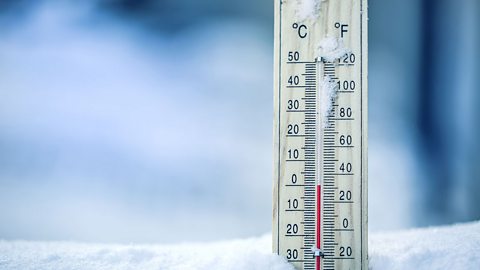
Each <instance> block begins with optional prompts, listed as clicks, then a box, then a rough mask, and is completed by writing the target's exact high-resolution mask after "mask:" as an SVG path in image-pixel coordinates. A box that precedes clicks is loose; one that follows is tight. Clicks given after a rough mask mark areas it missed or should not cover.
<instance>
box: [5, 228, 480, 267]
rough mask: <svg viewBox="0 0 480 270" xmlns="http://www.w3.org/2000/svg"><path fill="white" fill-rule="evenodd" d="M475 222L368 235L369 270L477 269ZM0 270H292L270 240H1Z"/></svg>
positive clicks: (479, 241) (479, 235)
mask: <svg viewBox="0 0 480 270" xmlns="http://www.w3.org/2000/svg"><path fill="white" fill-rule="evenodd" d="M479 251H480V222H473V223H465V224H459V225H453V226H445V227H434V228H425V229H415V230H408V231H400V232H390V233H374V234H371V235H370V246H369V257H370V269H382V270H389V269H391V270H396V269H417V270H422V269H479V267H480V253H479ZM0 269H12V270H13V269H26V270H28V269H38V270H42V269H65V270H67V269H144V270H148V269H168V270H174V269H209V270H212V269H233V270H235V269H238V270H240V269H249V270H252V269H253V270H254V269H274V270H288V269H292V267H290V266H289V265H288V264H287V263H286V262H285V261H284V260H283V259H282V258H280V257H278V256H276V255H272V254H271V253H270V235H265V236H262V237H259V238H250V239H243V240H233V241H224V242H216V243H205V244H202V243H194V244H187V243H185V244H174V245H112V244H109V245H105V244H82V243H69V242H30V241H0Z"/></svg>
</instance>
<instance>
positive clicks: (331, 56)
mask: <svg viewBox="0 0 480 270" xmlns="http://www.w3.org/2000/svg"><path fill="white" fill-rule="evenodd" d="M349 52H350V50H349V49H347V48H345V46H344V45H343V40H342V39H341V38H335V37H326V38H324V39H322V40H321V41H320V42H319V43H318V51H317V54H318V58H317V59H318V61H320V60H322V58H323V60H325V61H327V62H334V61H335V60H337V59H339V58H340V57H342V56H344V55H345V54H347V53H349Z"/></svg>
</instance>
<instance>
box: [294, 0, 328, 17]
mask: <svg viewBox="0 0 480 270" xmlns="http://www.w3.org/2000/svg"><path fill="white" fill-rule="evenodd" d="M323 1H325V0H297V9H296V15H297V19H298V20H299V21H304V20H306V19H315V18H317V16H318V14H319V13H320V7H321V5H322V2H323Z"/></svg>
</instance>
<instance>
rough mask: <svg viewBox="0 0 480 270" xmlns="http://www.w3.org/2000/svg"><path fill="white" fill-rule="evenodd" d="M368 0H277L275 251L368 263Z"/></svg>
mask: <svg viewBox="0 0 480 270" xmlns="http://www.w3.org/2000/svg"><path fill="white" fill-rule="evenodd" d="M367 40H368V38H367V0H323V1H322V0H303V1H302V0H276V1H275V56H274V59H275V60H274V61H275V86H274V87H275V92H274V95H275V97H274V108H275V120H274V134H275V135H274V136H275V138H274V196H273V197H274V201H273V251H274V252H275V253H277V254H279V255H281V256H283V257H285V258H286V260H288V261H289V262H290V263H291V264H292V265H293V266H294V267H295V268H296V269H310V270H320V269H323V270H327V269H364V270H367V269H368V260H367V251H368V249H367V112H368V111H367Z"/></svg>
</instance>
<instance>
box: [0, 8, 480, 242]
mask: <svg viewBox="0 0 480 270" xmlns="http://www.w3.org/2000/svg"><path fill="white" fill-rule="evenodd" d="M479 8H480V7H479V3H478V1H475V0H460V1H458V0H455V1H454V0H441V1H433V0H423V1H414V0H404V1H393V0H389V1H380V0H371V1H370V10H369V17H370V21H369V31H370V33H369V34H370V39H369V48H370V55H369V61H370V68H369V72H370V73H369V74H370V75H369V82H370V89H369V91H370V97H369V102H370V112H369V117H370V119H369V124H370V126H369V135H370V137H369V147H370V148H369V163H370V164H369V173H370V175H369V181H370V182H369V195H370V198H369V210H370V216H369V222H370V224H369V225H370V229H371V230H374V231H375V230H390V229H399V228H407V227H413V226H423V225H433V224H448V223H453V222H460V221H466V220H474V219H477V220H478V219H480V196H479V195H478V194H480V166H479V165H480V143H479V140H478V138H479V137H480V125H479V123H480V120H479V117H480V106H478V103H479V102H480V91H479V87H478V83H479V79H478V78H479V76H478V75H479V64H478V61H479V60H480V57H479V52H478V49H479V48H480V47H479V35H478V34H479V33H478V31H479V30H478V25H480V23H479V16H478V15H479ZM0 26H1V27H0V29H1V30H0V238H3V239H26V240H75V241H90V242H179V241H180V242H184V241H197V240H218V239H226V238H232V237H246V236H255V235H260V234H263V233H265V232H268V231H270V230H271V226H270V225H271V189H272V164H273V163H272V162H273V161H272V151H273V150H272V128H273V127H272V123H273V86H272V83H273V1H270V0H269V1H254V0H248V1H246V0H245V1H233V0H224V1H219V0H217V1H215V0H208V1H194V0H182V1H179V0H176V1H174V0H168V1H154V0H141V1H133V0H116V1H115V0H110V1H100V0H98V1H94V0H90V1H61V0H57V1H55V0H50V1H48V0H43V1H28V0H20V1H13V0H12V1H6V0H3V1H0Z"/></svg>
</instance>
